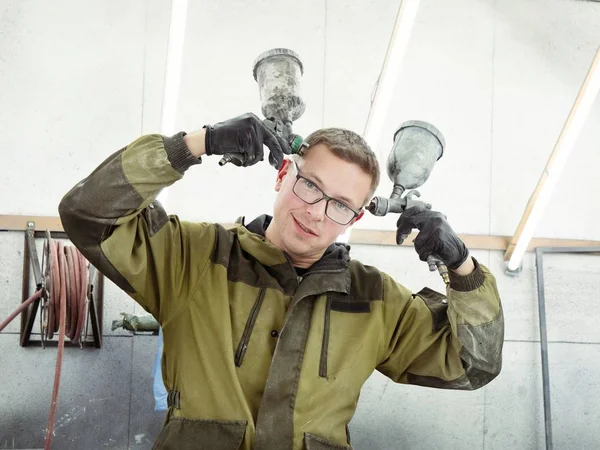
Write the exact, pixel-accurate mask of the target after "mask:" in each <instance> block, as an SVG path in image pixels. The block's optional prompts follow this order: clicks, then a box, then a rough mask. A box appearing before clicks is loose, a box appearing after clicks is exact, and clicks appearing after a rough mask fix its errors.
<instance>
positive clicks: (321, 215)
mask: <svg viewBox="0 0 600 450" xmlns="http://www.w3.org/2000/svg"><path fill="white" fill-rule="evenodd" d="M306 206H307V208H306V212H308V215H309V216H310V217H311V219H313V220H315V221H318V222H321V221H322V220H323V219H325V209H326V208H327V200H326V199H325V198H322V199H321V200H319V201H318V202H317V203H313V204H312V205H306Z"/></svg>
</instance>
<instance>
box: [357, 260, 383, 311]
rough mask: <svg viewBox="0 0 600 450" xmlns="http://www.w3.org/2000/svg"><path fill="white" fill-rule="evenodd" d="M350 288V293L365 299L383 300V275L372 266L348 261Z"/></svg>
mask: <svg viewBox="0 0 600 450" xmlns="http://www.w3.org/2000/svg"><path fill="white" fill-rule="evenodd" d="M350 273H351V276H352V289H351V292H350V295H352V296H353V297H355V298H357V299H361V300H365V301H370V302H372V301H374V300H383V275H382V274H381V272H380V271H379V269H377V268H376V267H373V266H365V265H364V264H362V263H360V262H359V261H356V260H352V261H350Z"/></svg>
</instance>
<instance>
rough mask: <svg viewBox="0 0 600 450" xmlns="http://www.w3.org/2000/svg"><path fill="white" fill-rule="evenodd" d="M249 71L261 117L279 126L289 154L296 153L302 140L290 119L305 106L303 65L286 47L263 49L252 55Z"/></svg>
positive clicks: (293, 118) (300, 146) (297, 115)
mask: <svg viewBox="0 0 600 450" xmlns="http://www.w3.org/2000/svg"><path fill="white" fill-rule="evenodd" d="M253 74H254V79H255V80H256V82H257V83H258V90H259V93H260V100H261V103H262V106H261V110H262V113H263V115H264V116H265V120H266V121H269V122H271V126H272V127H274V128H276V129H278V130H279V129H281V131H280V132H279V134H280V135H281V136H282V137H283V138H284V139H286V140H287V141H288V143H289V144H290V147H291V148H292V152H293V153H298V152H300V150H301V149H302V148H303V147H304V146H305V144H304V140H303V139H302V137H300V136H298V135H297V134H294V133H293V131H292V124H293V122H294V121H296V120H298V119H299V118H300V117H301V116H302V114H304V111H305V109H306V103H305V102H304V99H303V98H302V83H301V81H302V75H303V74H304V66H303V65H302V61H301V60H300V57H299V56H298V54H296V53H295V52H293V51H292V50H289V49H286V48H275V49H272V50H267V51H266V52H263V53H261V54H260V55H259V56H258V58H256V61H255V62H254V70H253Z"/></svg>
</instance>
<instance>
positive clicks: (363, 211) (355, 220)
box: [350, 209, 365, 225]
mask: <svg viewBox="0 0 600 450" xmlns="http://www.w3.org/2000/svg"><path fill="white" fill-rule="evenodd" d="M364 215H365V210H364V209H363V210H362V211H361V212H359V213H358V216H356V219H353V220H352V222H350V225H354V224H355V223H356V222H358V221H359V220H360V219H362V216H364Z"/></svg>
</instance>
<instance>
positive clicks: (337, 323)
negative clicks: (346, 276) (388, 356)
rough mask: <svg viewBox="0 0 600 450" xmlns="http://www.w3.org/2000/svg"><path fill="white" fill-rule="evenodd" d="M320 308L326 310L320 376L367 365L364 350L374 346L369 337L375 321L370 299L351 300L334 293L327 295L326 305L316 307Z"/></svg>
mask: <svg viewBox="0 0 600 450" xmlns="http://www.w3.org/2000/svg"><path fill="white" fill-rule="evenodd" d="M318 303H320V302H318ZM318 303H317V304H318ZM316 311H317V314H322V326H323V339H322V342H321V353H320V358H319V377H321V378H328V377H329V376H336V374H337V373H338V372H341V371H344V370H347V369H350V368H351V367H353V366H355V365H359V366H361V367H364V362H365V361H364V359H363V358H365V354H364V353H363V350H367V348H369V347H370V344H371V342H370V341H371V340H372V338H370V337H369V329H370V325H369V324H370V323H371V322H372V321H371V320H370V319H371V314H370V312H371V309H370V304H369V302H368V301H367V302H349V301H346V300H345V298H344V297H341V296H336V295H335V294H334V295H330V296H327V297H325V299H324V307H322V308H316ZM368 359H369V357H367V360H368ZM374 363H375V359H374V358H373V364H374ZM373 367H374V366H373Z"/></svg>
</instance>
